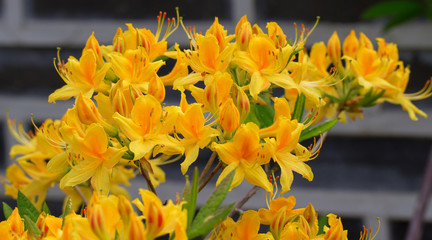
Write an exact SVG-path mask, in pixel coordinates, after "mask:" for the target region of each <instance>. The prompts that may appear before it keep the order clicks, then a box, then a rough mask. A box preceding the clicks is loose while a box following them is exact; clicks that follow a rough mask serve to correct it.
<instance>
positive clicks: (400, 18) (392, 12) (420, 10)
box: [361, 0, 432, 31]
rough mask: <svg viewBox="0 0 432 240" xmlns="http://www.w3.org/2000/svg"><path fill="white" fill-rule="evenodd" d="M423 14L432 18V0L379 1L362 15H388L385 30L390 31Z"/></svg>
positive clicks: (375, 16) (364, 16)
mask: <svg viewBox="0 0 432 240" xmlns="http://www.w3.org/2000/svg"><path fill="white" fill-rule="evenodd" d="M421 16H427V17H428V18H429V19H431V20H432V1H431V0H416V1H412V0H397V1H385V2H379V3H376V4H374V5H372V6H371V7H369V8H368V9H366V11H364V12H363V14H362V16H361V17H362V18H363V19H365V20H370V19H376V18H383V17H387V18H388V20H387V22H386V24H385V26H384V31H388V30H389V29H391V28H394V27H396V26H397V25H400V24H402V23H405V22H408V21H409V20H412V19H414V18H416V17H421Z"/></svg>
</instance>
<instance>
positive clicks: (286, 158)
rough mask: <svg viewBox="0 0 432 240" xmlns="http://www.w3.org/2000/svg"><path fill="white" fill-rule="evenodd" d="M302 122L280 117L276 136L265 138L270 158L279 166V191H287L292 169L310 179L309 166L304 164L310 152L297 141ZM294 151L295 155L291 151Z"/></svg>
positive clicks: (290, 181) (291, 177)
mask: <svg viewBox="0 0 432 240" xmlns="http://www.w3.org/2000/svg"><path fill="white" fill-rule="evenodd" d="M302 130H303V124H301V123H298V122H297V120H289V119H287V118H284V119H281V120H280V123H279V131H278V132H277V135H276V138H267V139H265V140H266V144H267V145H266V146H267V147H268V148H269V151H270V153H271V154H272V158H273V160H274V161H275V162H277V163H278V164H279V166H280V168H281V180H280V182H281V186H282V189H281V193H282V194H283V193H285V192H288V191H289V190H290V187H291V183H292V181H293V174H292V171H296V172H298V173H299V174H301V175H302V176H303V177H304V178H306V179H308V180H309V181H312V179H313V173H312V170H311V168H310V167H309V166H308V165H307V164H305V163H304V162H305V161H308V160H309V158H310V152H309V151H308V150H307V149H306V148H305V147H303V146H302V145H300V144H299V143H298V140H299V137H300V134H301V131H302ZM293 151H295V152H296V155H294V154H293V153H292V152H293Z"/></svg>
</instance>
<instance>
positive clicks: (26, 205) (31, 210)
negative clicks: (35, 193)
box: [17, 191, 40, 222]
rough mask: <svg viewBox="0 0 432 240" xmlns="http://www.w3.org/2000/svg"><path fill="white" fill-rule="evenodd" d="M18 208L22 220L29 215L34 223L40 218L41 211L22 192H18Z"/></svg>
mask: <svg viewBox="0 0 432 240" xmlns="http://www.w3.org/2000/svg"><path fill="white" fill-rule="evenodd" d="M17 207H18V212H19V215H20V216H21V217H22V218H24V215H27V216H28V217H29V218H30V219H31V220H32V221H33V222H36V221H37V219H38V218H39V214H40V213H39V211H38V210H37V209H36V207H35V206H34V205H33V203H32V202H31V201H30V200H29V199H28V198H27V197H26V196H25V195H24V194H23V193H22V192H21V191H18V197H17Z"/></svg>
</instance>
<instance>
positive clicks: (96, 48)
mask: <svg viewBox="0 0 432 240" xmlns="http://www.w3.org/2000/svg"><path fill="white" fill-rule="evenodd" d="M89 49H90V50H93V52H94V54H95V56H96V65H97V66H99V67H100V66H102V65H103V64H104V61H103V59H102V51H101V48H100V45H99V42H98V41H97V40H96V38H95V36H94V32H92V34H91V35H90V37H89V38H88V40H87V43H86V45H85V47H84V49H83V54H84V52H85V51H86V50H89Z"/></svg>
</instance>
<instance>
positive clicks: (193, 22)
mask: <svg viewBox="0 0 432 240" xmlns="http://www.w3.org/2000/svg"><path fill="white" fill-rule="evenodd" d="M376 2H377V1H372V0H363V1H343V0H328V1H319V0H303V1H282V0H268V1H265V0H221V1H202V0H183V1H180V0H177V1H176V0H165V1H139V0H125V1H115V0H103V1H102V0H93V1H88V0H75V1H58V0H57V1H56V0H38V1H36V0H34V1H32V0H0V175H4V172H5V168H6V167H7V166H8V165H9V164H11V163H12V162H13V161H14V160H11V159H10V157H9V155H8V153H9V149H10V147H11V146H12V145H13V144H15V143H16V141H15V140H14V139H13V137H12V136H11V135H10V134H9V132H8V128H7V124H6V121H5V118H6V117H5V115H6V111H7V109H10V116H11V118H16V119H17V121H21V122H23V124H24V126H25V127H26V128H27V129H31V128H32V125H31V122H30V115H31V114H32V113H34V117H35V121H36V123H40V122H42V121H43V120H44V119H46V118H60V117H61V116H62V114H63V113H64V112H65V110H66V109H67V108H68V107H71V106H72V102H71V101H66V102H64V101H63V102H62V101H58V102H57V104H55V105H54V104H48V103H47V99H48V95H49V94H50V93H52V92H53V91H54V90H55V89H57V88H60V87H61V86H63V85H64V82H63V81H62V80H61V78H60V77H59V76H58V74H57V73H56V71H55V69H54V66H53V58H54V57H56V52H57V49H56V47H61V48H62V50H61V56H62V58H63V59H67V58H68V56H70V55H73V56H75V57H77V58H79V57H80V55H81V51H82V48H83V47H84V45H85V42H86V40H87V38H88V37H89V36H90V35H91V33H92V32H94V33H95V36H96V38H97V39H98V41H99V43H100V44H105V45H108V44H111V43H112V38H113V37H114V34H115V32H116V29H117V28H118V27H121V28H123V29H126V26H125V25H124V24H125V23H133V25H134V26H135V27H138V28H142V27H145V28H148V29H150V30H152V31H154V30H155V29H156V26H157V21H156V16H157V15H158V14H159V11H166V12H167V13H168V16H170V17H175V7H176V6H178V7H180V15H181V16H183V19H184V23H185V25H186V26H189V25H190V26H196V28H197V31H203V32H205V30H206V29H207V28H208V27H209V26H210V25H211V24H212V22H213V21H214V17H215V16H218V17H219V20H220V23H221V24H222V25H224V26H225V28H226V29H227V30H228V33H229V34H232V33H233V32H234V29H235V25H236V23H237V21H238V20H239V19H240V18H241V17H242V16H243V15H244V14H247V15H248V20H249V21H250V22H251V23H257V24H258V25H260V26H261V28H265V24H266V22H267V21H277V22H278V23H279V25H280V26H281V27H282V28H283V29H284V31H285V32H286V34H287V36H288V38H293V37H294V36H293V33H294V31H293V23H294V22H296V23H297V24H302V23H303V24H305V26H306V27H309V28H311V27H312V26H313V24H314V22H315V20H316V17H317V16H320V17H321V20H320V23H319V24H318V27H317V29H316V30H315V31H314V32H313V33H312V35H311V36H310V38H309V40H308V44H309V45H307V47H310V44H312V43H315V42H318V41H324V42H325V43H327V40H328V39H329V37H330V36H331V34H332V33H333V31H337V32H338V34H339V37H340V39H341V41H343V39H345V37H346V36H347V35H348V33H349V31H350V30H351V29H354V30H356V32H357V33H359V32H364V33H365V34H366V35H367V36H368V37H369V38H370V39H371V40H373V39H375V38H376V37H384V38H385V39H386V40H387V41H388V42H394V43H397V44H398V47H399V53H400V58H401V59H402V60H403V61H404V62H405V64H406V65H410V66H411V79H410V84H409V86H408V90H407V92H414V91H418V90H420V89H421V88H422V87H423V86H424V84H425V82H426V81H427V80H428V79H429V78H430V77H431V76H432V41H431V39H432V22H430V21H429V20H428V18H427V17H422V16H420V17H417V15H416V16H412V18H410V21H407V22H404V23H402V24H400V25H397V26H395V27H393V28H391V29H389V30H388V31H384V28H385V27H386V26H388V23H389V21H391V20H392V19H391V18H389V17H387V18H377V19H373V20H364V19H362V18H361V16H362V13H363V12H364V11H365V10H366V9H368V8H369V7H370V6H371V5H373V4H375V3H376ZM419 2H422V1H419ZM425 2H428V1H425ZM402 9H404V8H402ZM390 10H391V9H390ZM421 10H422V9H421ZM398 11H401V10H400V9H399V10H398V9H395V10H394V12H398ZM420 15H421V14H420ZM168 42H169V43H174V42H178V43H179V44H181V46H183V47H188V45H189V43H188V40H187V37H186V34H185V33H184V32H183V30H182V29H178V30H177V32H176V33H175V34H173V35H172V37H170V38H169V39H168ZM169 45H170V44H169ZM178 96H179V95H177V94H176V93H172V94H169V95H168V96H167V101H168V102H169V103H172V104H177V103H178V98H177V97H178ZM415 104H416V105H417V106H418V107H420V108H421V109H422V110H423V111H425V112H426V113H427V114H428V115H429V116H432V101H431V100H430V99H426V100H424V101H419V102H415ZM364 115H365V117H364V119H363V120H357V121H356V122H349V123H347V124H342V123H338V125H337V126H336V127H335V128H334V129H332V130H331V132H330V134H329V136H328V138H327V139H326V141H325V143H324V145H323V147H322V151H321V154H320V156H319V157H318V158H317V159H315V160H313V161H312V162H310V166H311V167H312V169H313V171H314V174H315V179H314V181H313V182H308V181H307V180H304V179H301V176H299V175H296V176H295V180H294V183H293V187H292V189H293V190H292V191H291V192H290V194H292V195H294V196H295V197H296V198H297V205H296V206H297V207H305V206H306V205H307V203H309V202H312V204H313V205H314V206H315V208H316V209H319V213H320V214H325V213H328V212H333V213H336V214H339V215H341V216H342V219H343V223H344V226H345V227H346V228H347V229H348V230H349V238H350V239H357V238H358V237H359V231H360V230H361V228H362V225H366V226H367V227H372V228H373V229H376V227H377V220H376V218H377V217H380V219H381V224H382V225H381V230H380V233H379V239H382V240H388V239H394V240H397V239H404V236H405V231H406V229H407V226H408V221H409V219H410V218H411V216H412V214H413V212H414V208H415V204H416V199H417V194H418V191H419V189H420V186H421V181H422V176H423V172H424V168H425V166H426V162H427V157H428V152H429V149H430V148H431V145H432V120H430V119H420V120H419V121H417V122H413V121H411V120H410V119H409V117H408V114H407V113H406V112H404V111H402V110H401V109H400V107H399V106H393V105H390V104H384V105H382V106H380V107H379V108H377V107H376V108H372V109H370V110H368V111H366V112H365V114H364ZM209 156H210V153H209V152H202V153H200V157H202V158H203V159H205V158H208V157H209ZM198 164H199V163H198ZM165 170H166V171H167V176H168V183H166V184H164V185H162V186H161V187H159V188H158V193H159V194H160V195H161V199H162V200H164V199H168V198H172V199H175V193H176V192H177V191H181V189H182V188H183V181H184V180H183V179H184V178H183V176H182V175H181V173H180V171H179V168H178V166H177V165H175V166H166V168H165ZM145 186H146V185H145V183H144V181H141V180H140V179H139V177H138V179H136V180H135V181H134V182H133V184H132V187H130V188H129V189H130V192H131V194H132V196H136V195H137V188H138V187H145ZM0 188H1V189H0V201H6V202H8V203H9V204H10V205H11V206H13V205H14V202H13V201H12V200H11V199H10V198H9V197H7V196H4V194H3V193H4V189H3V187H0ZM249 189H250V186H249V185H247V184H243V185H241V186H240V187H239V188H238V189H236V191H235V193H234V192H232V193H230V194H229V195H228V200H227V201H232V200H238V199H239V198H241V197H242V196H243V195H244V194H245V193H246V192H247V191H248V190H249ZM209 191H210V190H209ZM205 194H207V193H206V192H204V193H203V195H205ZM62 199H63V195H62V192H61V191H59V190H57V189H53V190H52V191H50V192H49V196H48V205H49V206H50V207H51V206H54V205H61V204H60V203H61V202H62ZM205 199H206V197H205V196H204V197H202V200H203V201H204V200H205ZM264 206H265V201H264V194H263V193H262V192H260V193H259V194H258V195H257V196H256V197H254V198H253V199H252V200H251V201H250V202H249V203H248V204H247V205H246V207H247V208H255V209H257V208H259V207H264ZM425 217H426V222H427V224H426V226H425V228H424V234H423V239H432V211H430V210H428V211H427V212H426V215H425Z"/></svg>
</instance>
